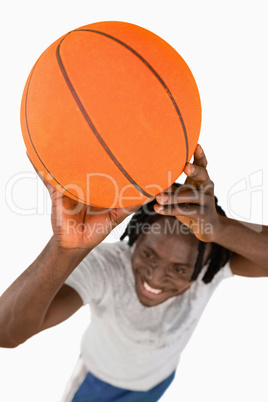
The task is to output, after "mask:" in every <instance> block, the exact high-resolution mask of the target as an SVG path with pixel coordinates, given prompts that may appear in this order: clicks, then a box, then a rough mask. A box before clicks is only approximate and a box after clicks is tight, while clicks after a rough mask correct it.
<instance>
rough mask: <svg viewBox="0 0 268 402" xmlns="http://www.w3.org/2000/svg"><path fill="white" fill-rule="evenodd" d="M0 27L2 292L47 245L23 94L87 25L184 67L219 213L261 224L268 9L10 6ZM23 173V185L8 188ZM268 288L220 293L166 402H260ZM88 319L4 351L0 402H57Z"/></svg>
mask: <svg viewBox="0 0 268 402" xmlns="http://www.w3.org/2000/svg"><path fill="white" fill-rule="evenodd" d="M0 19H1V20H0V22H1V23H0V29H1V64H0V71H1V74H0V79H1V96H0V101H1V109H0V111H1V119H0V127H1V130H0V132H1V138H2V140H1V147H0V152H1V155H0V156H1V157H0V162H1V211H2V212H1V261H2V262H1V271H0V292H1V293H2V292H3V291H4V290H5V289H6V288H7V287H8V286H9V284H10V283H11V282H12V281H13V280H14V279H15V278H16V277H17V276H18V275H19V274H20V273H21V272H22V271H23V270H24V269H26V268H27V267H28V266H29V264H30V263H31V262H32V261H33V260H34V259H35V258H36V256H37V255H38V254H39V253H40V251H41V250H42V249H43V247H44V246H45V244H46V243H47V241H48V239H49V238H50V236H51V228H50V218H49V201H48V199H47V197H46V196H45V192H44V191H43V188H42V186H41V184H40V183H38V181H37V180H35V179H33V177H34V176H33V169H32V167H31V166H30V164H29V162H28V161H27V158H26V154H25V147H24V143H23V140H22V136H21V131H20V123H19V109H20V99H21V95H22V91H23V87H24V84H25V81H26V78H27V76H28V74H29V72H30V69H31V67H32V65H33V64H34V62H35V61H36V59H37V58H38V57H39V55H40V54H41V52H42V51H43V50H44V49H45V48H46V47H47V46H48V45H50V43H52V42H53V41H54V40H56V39H57V38H58V37H59V36H61V35H62V34H64V33H66V32H68V31H70V30H71V29H74V28H77V27H79V26H82V25H85V24H89V23H91V22H95V21H102V20H121V21H127V22H132V23H135V24H138V25H141V26H143V27H145V28H147V29H150V30H151V31H153V32H155V33H156V34H158V35H159V36H161V37H163V38H164V39H165V40H166V41H168V42H169V43H170V44H171V45H172V46H173V47H175V48H176V50H177V51H178V52H179V53H180V54H181V55H182V56H183V57H184V59H185V60H186V62H187V63H188V65H189V66H190V68H191V70H192V72H193V74H194V76H195V78H196V81H197V83H198V86H199V90H200V94H201V100H202V107H203V123H202V130H201V137H200V143H201V145H202V146H203V148H204V149H205V152H206V154H207V157H208V161H209V166H208V169H209V173H210V176H211V177H212V179H213V181H214V182H215V192H216V194H217V196H218V198H219V202H220V204H221V205H222V206H223V207H224V209H225V210H226V212H227V214H228V216H230V217H232V218H234V219H242V220H247V221H248V220H250V221H251V222H258V223H264V224H267V223H268V213H267V208H265V207H266V205H267V188H268V183H267V177H268V162H267V149H266V148H267V140H266V137H267V134H268V125H267V110H268V101H267V92H268V80H267V71H268V60H267V42H268V26H267V2H265V1H264V0H263V1H260V0H255V1H254V2H252V1H248V0H243V1H242V0H241V1H238V0H231V1H230V0H225V1H224V2H220V1H215V0H214V1H209V0H203V1H200V0H198V1H192V0H185V1H182V0H177V1H172V0H165V1H158V0H154V1H152V0H142V1H141V0H135V1H127V0H124V1H116V0H115V1H112V0H109V1H104V0H98V1H85V0H82V1H69V0H64V1H62V0H56V1H55V0H53V1H52V0H47V1H45V2H36V1H32V0H24V1H18V0H16V1H9V2H7V1H6V2H4V3H3V5H2V7H1V17H0ZM25 172H27V173H26V174H27V175H28V179H24V180H19V181H18V182H16V184H15V185H14V186H13V187H12V188H11V184H10V183H12V180H13V179H14V176H15V177H17V176H16V175H19V174H22V173H23V174H25ZM6 186H8V187H6ZM6 188H7V189H8V194H10V189H11V190H12V195H13V201H11V199H10V196H9V195H8V194H7V198H5V193H6ZM22 209H24V210H25V209H27V210H28V215H27V214H25V211H24V214H22V212H21V210H22ZM31 210H33V211H31ZM19 212H20V213H19ZM115 239H116V240H117V239H118V232H117V233H115V236H114V237H113V238H111V239H110V240H111V241H113V240H115ZM267 285H268V282H267V279H246V278H238V277H236V278H232V279H228V280H226V282H225V283H222V285H221V286H220V287H219V288H218V289H217V291H216V293H215V294H214V296H213V298H212V300H211V302H210V304H209V306H208V307H207V309H206V311H205V313H204V315H203V317H202V319H201V321H200V324H199V326H198V328H197V330H196V332H195V334H194V336H193V337H192V339H191V341H190V343H189V344H188V346H187V348H186V350H185V352H184V353H183V355H182V360H181V364H180V366H179V369H178V372H177V376H176V379H175V381H174V383H173V385H172V386H171V388H170V390H169V391H168V392H167V393H166V395H165V396H164V397H163V401H166V402H168V401H183V402H193V401H196V400H200V399H201V400H206V402H215V401H217V402H221V401H225V400H229V401H230V402H234V401H237V400H243V401H245V402H247V401H252V400H256V401H258V402H264V401H267V397H268V391H267V361H268V351H267V339H268V328H267V302H268V292H267ZM88 318H89V313H88V309H87V308H82V309H81V310H80V311H79V312H78V313H77V314H76V315H75V316H74V317H72V318H71V319H69V320H68V321H67V322H65V323H63V324H61V325H60V326H58V327H56V328H53V329H50V330H47V331H45V332H44V333H42V334H39V335H37V336H36V337H34V338H32V339H30V340H28V341H27V342H26V343H25V344H23V345H21V346H20V347H18V348H16V349H1V350H0V382H1V385H0V400H1V401H4V402H14V401H27V402H45V401H46V402H47V401H50V402H54V401H55V402H57V401H59V399H60V396H61V394H62V392H63V389H64V386H65V383H66V381H67V379H68V377H69V375H70V374H71V371H72V368H73V366H74V364H75V361H76V359H77V356H78V353H79V343H80V338H81V334H82V333H83V330H84V329H85V327H86V326H87V322H88Z"/></svg>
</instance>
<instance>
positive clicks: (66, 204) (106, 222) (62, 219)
mask: <svg viewBox="0 0 268 402" xmlns="http://www.w3.org/2000/svg"><path fill="white" fill-rule="evenodd" d="M27 156H28V158H29V155H28V154H27ZM29 159H30V158H29ZM30 161H31V160H30ZM31 163H32V161H31ZM32 165H33V163H32ZM33 167H34V169H35V170H36V172H37V174H38V176H39V177H40V178H41V180H42V181H43V183H44V184H45V186H46V188H47V189H48V191H49V194H50V198H51V202H52V208H51V223H52V229H53V233H54V238H55V241H56V243H57V245H58V246H59V247H61V248H64V249H88V250H89V251H90V250H92V249H93V248H94V247H96V246H97V245H98V244H99V243H101V242H102V241H103V240H104V239H105V237H106V236H107V235H108V234H109V233H110V232H111V231H112V229H114V228H115V227H116V226H117V225H118V224H119V223H121V222H122V221H123V220H124V219H125V218H126V217H127V216H128V215H130V214H131V213H133V212H135V211H137V210H138V209H139V208H140V207H141V204H139V205H135V206H131V207H126V208H109V209H108V208H106V209H104V208H98V207H93V206H90V205H86V204H82V203H80V202H78V201H75V200H73V199H71V198H69V197H68V196H66V195H65V194H63V193H62V192H61V191H59V190H58V189H57V188H55V187H53V186H52V185H51V183H49V182H48V181H47V180H46V179H45V178H44V176H43V175H42V174H41V173H40V172H38V171H37V169H36V168H35V166H34V165H33Z"/></svg>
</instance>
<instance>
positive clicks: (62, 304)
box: [40, 284, 83, 331]
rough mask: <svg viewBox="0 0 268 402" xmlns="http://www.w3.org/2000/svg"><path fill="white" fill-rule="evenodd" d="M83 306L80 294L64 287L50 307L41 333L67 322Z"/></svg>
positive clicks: (66, 286)
mask: <svg viewBox="0 0 268 402" xmlns="http://www.w3.org/2000/svg"><path fill="white" fill-rule="evenodd" d="M82 305H83V302H82V299H81V297H80V296H79V294H78V293H77V292H76V291H75V290H74V289H73V288H71V287H70V286H68V285H65V284H64V285H62V287H61V288H60V290H59V291H58V293H57V294H56V296H55V297H54V299H53V300H52V302H51V304H50V306H49V309H48V311H47V314H46V316H45V319H44V322H43V325H42V328H41V329H40V331H43V330H44V329H47V328H50V327H53V326H54V325H57V324H60V323H61V322H62V321H65V320H67V318H69V317H70V316H71V315H73V314H74V313H75V312H76V311H77V310H79V308H80V307H82Z"/></svg>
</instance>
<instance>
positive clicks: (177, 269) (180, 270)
mask: <svg viewBox="0 0 268 402" xmlns="http://www.w3.org/2000/svg"><path fill="white" fill-rule="evenodd" d="M173 270H174V271H175V272H176V273H177V274H182V275H183V274H186V272H187V271H186V269H184V268H182V267H181V266H180V265H175V266H174V267H173Z"/></svg>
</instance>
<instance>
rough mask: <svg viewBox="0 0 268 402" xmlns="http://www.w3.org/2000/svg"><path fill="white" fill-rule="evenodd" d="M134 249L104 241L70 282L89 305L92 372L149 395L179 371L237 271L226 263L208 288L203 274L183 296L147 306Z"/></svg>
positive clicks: (86, 357) (85, 351)
mask: <svg viewBox="0 0 268 402" xmlns="http://www.w3.org/2000/svg"><path fill="white" fill-rule="evenodd" d="M132 251H133V247H129V246H128V245H127V243H126V242H118V243H112V244H111V243H102V244H101V245H99V246H98V247H96V248H95V249H94V250H93V251H92V252H91V253H90V254H89V255H88V256H87V257H86V258H85V259H84V260H83V261H82V262H81V263H80V264H79V266H78V267H77V268H76V269H75V270H74V271H73V273H72V274H71V275H70V276H69V278H68V279H67V281H66V284H67V285H69V286H71V287H72V288H74V289H75V290H76V291H77V292H78V294H79V295H80V297H81V298H82V300H83V303H84V305H86V304H89V305H90V312H91V322H90V325H89V327H88V328H87V330H86V332H85V334H84V336H83V338H82V343H81V355H82V358H83V361H84V364H85V366H86V368H87V370H88V371H90V372H91V373H92V374H93V375H95V376H96V377H98V378H100V379H101V380H103V381H105V382H108V383H110V384H112V385H114V386H117V387H120V388H125V389H128V390H134V391H147V390H148V389H150V388H152V387H154V386H155V385H157V384H158V383H159V382H161V381H163V380H164V379H165V378H167V377H168V376H169V375H170V374H171V373H172V372H173V371H174V370H175V369H176V368H177V365H178V363H179V359H180V354H181V352H182V351H183V349H184V348H185V346H186V344H187V342H188V341H189V339H190V337H191V335H192V333H193V331H194V329H195V327H196V325H197V323H198V321H199V319H200V317H201V315H202V312H203V311H204V309H205V307H206V305H207V303H208V301H209V299H210V297H211V296H212V294H213V292H214V290H215V289H216V287H217V286H218V285H219V283H220V282H221V281H222V280H223V279H224V278H226V277H230V276H232V272H231V269H230V267H229V264H227V265H226V266H225V267H223V268H222V269H221V270H220V271H219V272H218V273H217V274H216V275H215V277H214V279H213V280H212V282H211V283H209V284H205V283H204V282H202V273H203V272H201V274H200V275H199V277H198V279H197V280H196V281H195V282H193V284H192V285H191V287H190V288H189V290H187V291H186V292H185V293H183V294H182V295H180V296H176V297H172V298H170V299H168V300H166V301H165V302H163V303H161V304H159V305H157V306H154V307H145V306H143V305H142V304H141V303H140V301H139V299H138V297H137V294H136V291H135V286H134V283H135V282H134V275H133V272H132V268H131V254H132ZM205 269H206V267H205V268H203V271H204V270H205Z"/></svg>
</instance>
